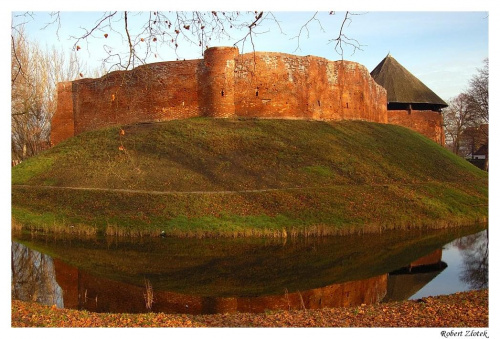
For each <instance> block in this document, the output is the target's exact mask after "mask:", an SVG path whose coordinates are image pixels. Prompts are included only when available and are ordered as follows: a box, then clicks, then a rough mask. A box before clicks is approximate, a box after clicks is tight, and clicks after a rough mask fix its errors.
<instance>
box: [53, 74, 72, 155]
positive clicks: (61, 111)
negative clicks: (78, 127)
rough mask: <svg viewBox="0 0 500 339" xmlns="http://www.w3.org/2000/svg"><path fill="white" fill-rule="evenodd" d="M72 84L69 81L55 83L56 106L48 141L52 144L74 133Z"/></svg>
mask: <svg viewBox="0 0 500 339" xmlns="http://www.w3.org/2000/svg"><path fill="white" fill-rule="evenodd" d="M72 88H73V84H72V82H71V81H67V82H60V83H58V84H57V108H56V112H55V114H54V117H53V118H52V129H51V133H50V141H51V143H52V145H55V144H58V143H60V142H61V141H63V140H65V139H68V138H70V137H72V136H74V135H75V121H74V116H73V92H72Z"/></svg>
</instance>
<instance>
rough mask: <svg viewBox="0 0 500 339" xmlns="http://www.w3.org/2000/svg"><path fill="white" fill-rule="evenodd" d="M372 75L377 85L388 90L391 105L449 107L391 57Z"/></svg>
mask: <svg viewBox="0 0 500 339" xmlns="http://www.w3.org/2000/svg"><path fill="white" fill-rule="evenodd" d="M370 74H371V76H372V77H373V79H374V80H375V82H376V83H377V84H379V85H380V86H382V87H384V88H385V89H386V91H387V101H388V102H389V104H390V103H401V104H429V105H432V106H435V107H437V108H443V107H446V106H448V104H447V103H446V102H444V101H443V99H441V98H440V97H439V96H438V95H437V94H436V93H434V92H433V91H432V90H431V89H429V87H427V86H426V85H424V84H423V83H422V82H421V81H420V80H418V79H417V78H416V77H415V76H414V75H413V74H411V73H410V72H409V71H408V70H407V69H406V68H404V67H403V66H401V64H400V63H399V62H397V61H396V59H394V58H393V57H392V56H391V55H387V56H386V57H385V58H384V60H382V61H381V62H380V63H379V64H378V65H377V67H375V68H374V69H373V71H372V72H371V73H370Z"/></svg>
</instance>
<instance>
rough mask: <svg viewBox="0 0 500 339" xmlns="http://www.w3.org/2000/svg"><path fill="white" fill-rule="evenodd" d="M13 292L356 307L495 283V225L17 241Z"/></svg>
mask: <svg viewBox="0 0 500 339" xmlns="http://www.w3.org/2000/svg"><path fill="white" fill-rule="evenodd" d="M11 259H12V271H11V282H12V299H19V300H24V301H36V302H39V303H42V304H46V305H57V306H58V307H60V308H72V309H81V310H89V311H93V312H120V313H121V312H129V313H135V312H150V311H151V312H166V313H189V314H209V313H222V312H224V313H225V312H265V311H268V310H278V309H286V310H289V309H314V308H322V307H340V306H355V305H359V304H372V303H379V302H387V301H396V300H406V299H419V298H423V297H427V296H436V295H443V294H451V293H455V292H461V291H468V290H474V289H482V288H487V287H488V231H487V230H486V229H484V227H480V226H477V227H471V228H462V229H460V230H456V229H450V230H434V231H429V230H427V231H411V232H409V231H404V232H403V231H398V232H396V231H391V232H386V233H384V234H380V235H374V234H369V235H352V236H343V237H325V238H297V239H290V238H288V239H279V240H277V239H177V238H147V239H145V238H142V239H118V238H102V239H88V240H82V239H74V238H70V237H56V236H43V235H36V234H22V235H16V236H13V240H12V257H11Z"/></svg>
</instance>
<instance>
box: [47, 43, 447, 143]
mask: <svg viewBox="0 0 500 339" xmlns="http://www.w3.org/2000/svg"><path fill="white" fill-rule="evenodd" d="M379 66H380V67H379ZM379 66H377V68H379V69H378V72H377V74H374V73H375V71H376V70H377V68H375V69H374V71H373V72H372V74H370V73H369V72H368V70H367V69H366V67H364V66H362V65H360V64H358V63H355V62H350V61H345V60H340V61H330V60H327V59H324V58H320V57H315V56H305V57H301V56H295V55H290V54H283V53H267V52H255V53H247V54H239V51H238V49H237V48H236V47H213V48H210V49H207V50H206V51H205V53H204V58H203V59H197V60H185V61H168V62H159V63H153V64H147V65H143V66H139V67H137V68H135V69H133V70H130V71H115V72H111V73H109V74H107V75H105V76H103V77H101V78H98V79H81V80H75V81H69V82H62V83H59V84H58V86H57V91H58V99H57V110H56V113H55V114H54V117H53V119H52V135H51V142H52V144H53V145H55V144H57V143H59V142H61V141H63V140H65V139H67V138H69V137H72V136H74V135H77V134H80V133H82V132H86V131H90V130H95V129H98V128H101V127H107V126H113V125H125V124H134V123H141V122H159V121H167V120H174V119H187V118H192V117H214V118H275V119H307V120H324V121H338V120H364V121H371V122H377V123H391V124H396V125H402V126H405V127H408V128H411V129H413V130H415V131H417V132H419V133H421V134H423V135H425V136H427V137H429V138H430V139H432V140H434V141H436V142H437V143H439V144H441V145H443V144H444V137H443V118H442V115H441V113H440V109H441V108H442V107H446V103H444V101H442V100H441V99H440V98H439V97H437V95H435V94H434V93H433V92H432V91H430V89H428V88H427V87H425V85H423V84H422V83H421V82H420V81H419V80H418V79H416V78H415V77H414V76H413V75H411V74H410V73H409V72H408V71H406V70H405V69H404V68H403V67H402V66H401V65H399V64H398V63H397V62H395V60H394V59H393V58H392V57H390V56H387V57H386V58H385V59H384V60H383V61H382V62H381V63H380V64H379ZM388 74H389V75H388ZM372 75H373V77H372ZM377 77H378V80H377ZM394 78H397V79H396V80H397V81H396V80H395V79H394ZM387 79H388V80H387ZM379 83H380V84H381V85H380V84H379ZM391 86H392V87H393V88H391ZM401 86H403V87H404V91H403V92H404V95H402V94H401V93H397V92H398V88H400V87H401ZM422 86H423V87H422ZM394 88H396V90H394ZM426 90H427V91H428V92H426V93H423V94H422V93H421V92H422V91H424V92H425V91H426ZM412 91H413V92H414V93H411V92H412ZM394 92H396V94H395V93H394ZM408 92H410V93H408ZM412 94H413V96H412ZM398 96H399V97H398ZM434 96H435V97H434ZM399 98H402V99H401V100H400V99H399ZM439 100H440V101H439ZM429 101H431V102H429Z"/></svg>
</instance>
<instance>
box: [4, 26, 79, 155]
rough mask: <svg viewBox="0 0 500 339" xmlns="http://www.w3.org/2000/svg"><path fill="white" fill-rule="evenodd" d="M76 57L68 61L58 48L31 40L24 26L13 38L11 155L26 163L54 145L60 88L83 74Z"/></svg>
mask: <svg viewBox="0 0 500 339" xmlns="http://www.w3.org/2000/svg"><path fill="white" fill-rule="evenodd" d="M79 69H81V66H80V65H79V63H78V61H77V59H76V57H75V55H72V56H71V57H70V60H69V61H67V60H66V59H65V56H64V54H63V53H61V52H59V51H57V50H56V49H55V48H54V47H53V48H52V49H51V50H44V49H42V48H41V47H40V46H39V45H38V44H37V43H35V42H32V41H29V40H28V38H27V37H26V35H25V33H24V30H23V28H22V27H16V28H15V29H13V31H12V35H11V152H12V160H13V161H16V162H18V161H22V160H24V159H26V158H28V157H31V156H33V155H36V154H37V153H39V152H40V151H42V150H44V149H46V148H47V147H49V146H50V144H49V143H50V122H51V119H52V116H53V114H54V112H55V110H56V85H57V83H58V82H60V81H65V80H72V79H75V78H76V76H77V75H78V74H79Z"/></svg>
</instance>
